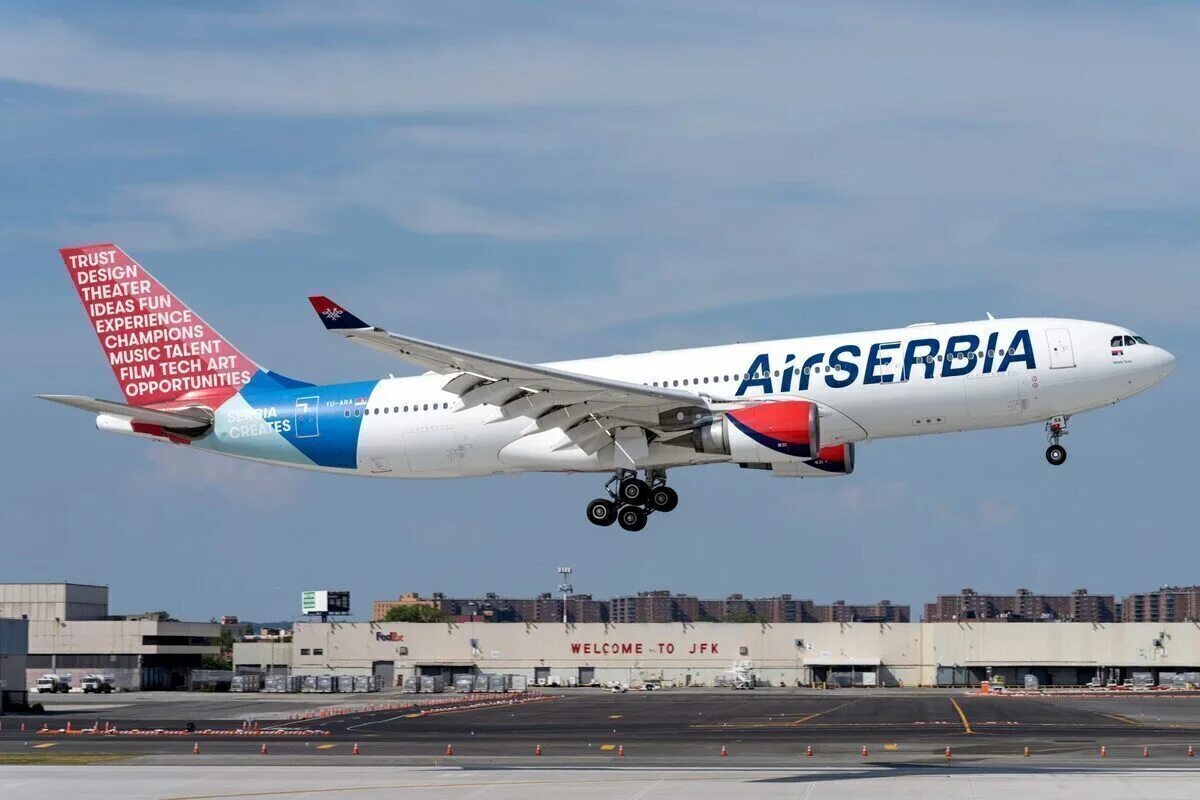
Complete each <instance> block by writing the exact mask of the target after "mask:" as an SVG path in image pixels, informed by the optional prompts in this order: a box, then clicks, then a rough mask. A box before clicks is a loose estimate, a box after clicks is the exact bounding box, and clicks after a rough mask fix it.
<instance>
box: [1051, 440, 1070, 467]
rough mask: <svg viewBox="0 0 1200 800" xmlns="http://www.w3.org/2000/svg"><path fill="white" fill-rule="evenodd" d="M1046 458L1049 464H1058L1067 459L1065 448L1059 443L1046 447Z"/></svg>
mask: <svg viewBox="0 0 1200 800" xmlns="http://www.w3.org/2000/svg"><path fill="white" fill-rule="evenodd" d="M1046 460H1047V461H1049V462H1050V464H1051V466H1055V467H1057V466H1060V465H1062V463H1063V462H1065V461H1066V460H1067V448H1065V447H1063V446H1062V445H1061V444H1052V445H1050V446H1049V447H1047V448H1046Z"/></svg>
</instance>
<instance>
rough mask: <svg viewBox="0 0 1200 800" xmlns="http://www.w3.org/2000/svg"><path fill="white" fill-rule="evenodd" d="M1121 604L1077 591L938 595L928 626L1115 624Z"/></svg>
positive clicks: (929, 608)
mask: <svg viewBox="0 0 1200 800" xmlns="http://www.w3.org/2000/svg"><path fill="white" fill-rule="evenodd" d="M1116 609H1117V602H1116V598H1115V597H1114V596H1113V595H1110V594H1109V595H1102V594H1088V591H1087V589H1076V590H1075V591H1073V592H1071V593H1070V594H1058V595H1055V594H1035V593H1033V592H1032V591H1030V590H1029V589H1018V590H1017V591H1016V592H1015V593H1014V594H980V593H979V592H976V591H975V590H974V589H969V588H968V589H963V590H962V591H961V592H959V593H958V594H943V595H938V598H937V600H936V601H935V602H933V603H926V604H925V621H926V622H958V621H960V620H972V619H974V620H994V621H1000V622H1053V621H1057V620H1071V621H1074V622H1115V621H1116V620H1117V611H1116Z"/></svg>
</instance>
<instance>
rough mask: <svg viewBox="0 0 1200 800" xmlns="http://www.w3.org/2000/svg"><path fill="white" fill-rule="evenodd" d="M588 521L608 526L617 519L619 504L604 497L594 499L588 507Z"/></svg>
mask: <svg viewBox="0 0 1200 800" xmlns="http://www.w3.org/2000/svg"><path fill="white" fill-rule="evenodd" d="M587 518H588V522H590V523H592V524H593V525H599V526H600V527H602V528H607V527H608V526H609V525H612V524H613V523H614V522H616V521H617V504H616V503H614V502H613V501H611V500H605V499H603V498H601V499H598V500H593V501H592V502H590V503H588V507H587Z"/></svg>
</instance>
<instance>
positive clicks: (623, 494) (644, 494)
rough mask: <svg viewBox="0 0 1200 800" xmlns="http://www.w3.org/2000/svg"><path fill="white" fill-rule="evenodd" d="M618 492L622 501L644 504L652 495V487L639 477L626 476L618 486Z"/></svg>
mask: <svg viewBox="0 0 1200 800" xmlns="http://www.w3.org/2000/svg"><path fill="white" fill-rule="evenodd" d="M617 494H618V495H619V497H620V500H621V502H622V503H631V504H633V505H635V506H642V505H645V504H646V500H647V498H648V497H649V495H650V487H649V486H647V485H646V482H645V481H643V480H639V479H638V478H626V479H625V480H623V481H621V485H620V486H619V487H617ZM643 524H644V523H643Z"/></svg>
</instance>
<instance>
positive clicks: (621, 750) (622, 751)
mask: <svg viewBox="0 0 1200 800" xmlns="http://www.w3.org/2000/svg"><path fill="white" fill-rule="evenodd" d="M617 755H619V756H623V755H625V745H623V744H619V745H617Z"/></svg>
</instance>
